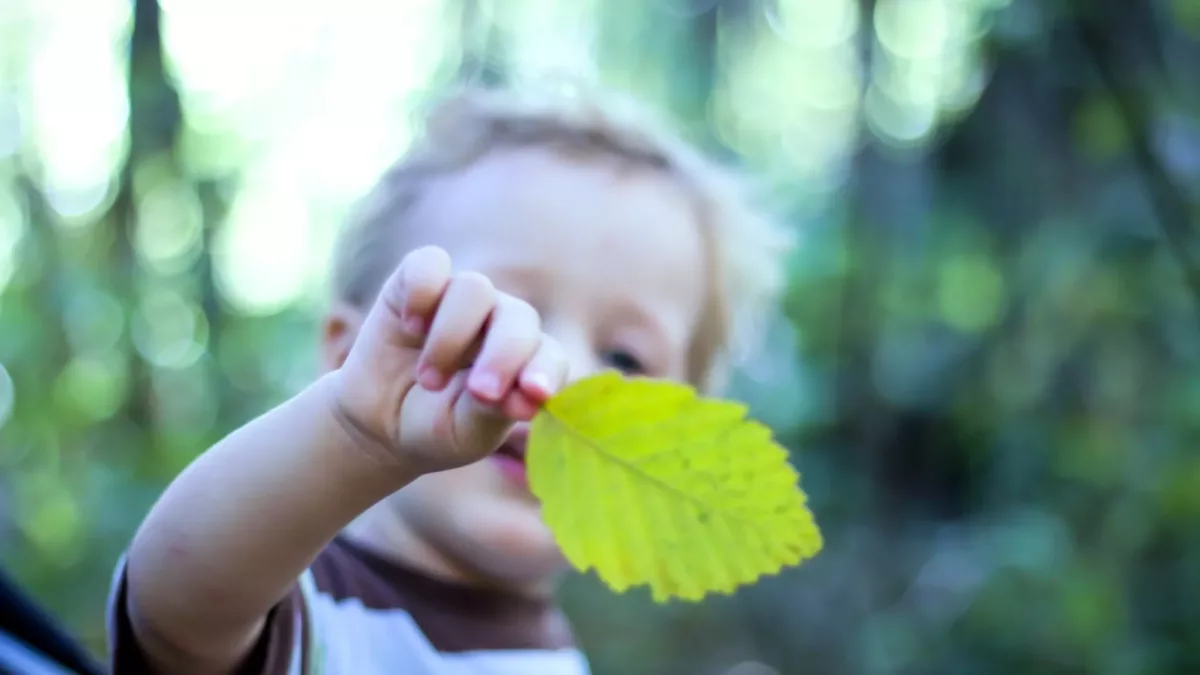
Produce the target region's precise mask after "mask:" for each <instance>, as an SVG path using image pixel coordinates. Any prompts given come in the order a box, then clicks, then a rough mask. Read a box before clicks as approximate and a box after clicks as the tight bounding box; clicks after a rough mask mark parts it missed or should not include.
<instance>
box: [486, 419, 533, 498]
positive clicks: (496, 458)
mask: <svg viewBox="0 0 1200 675" xmlns="http://www.w3.org/2000/svg"><path fill="white" fill-rule="evenodd" d="M528 438H529V430H528V429H526V428H524V427H517V428H515V429H513V430H512V431H511V432H510V433H509V434H508V438H506V439H504V443H503V444H501V445H500V447H499V448H498V449H497V450H496V452H494V453H492V455H491V457H490V459H491V460H492V461H493V462H495V464H496V467H497V468H498V469H500V473H502V474H504V477H505V478H507V479H509V480H511V481H512V482H513V483H515V484H517V486H519V487H520V488H521V489H523V490H528V489H529V478H528V477H527V476H526V474H525V442H526V440H527V439H528Z"/></svg>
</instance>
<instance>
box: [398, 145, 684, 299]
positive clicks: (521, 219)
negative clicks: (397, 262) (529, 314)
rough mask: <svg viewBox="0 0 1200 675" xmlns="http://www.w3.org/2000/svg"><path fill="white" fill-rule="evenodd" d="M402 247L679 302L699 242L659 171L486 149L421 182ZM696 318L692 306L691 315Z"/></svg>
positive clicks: (680, 192) (674, 188) (679, 198)
mask: <svg viewBox="0 0 1200 675" xmlns="http://www.w3.org/2000/svg"><path fill="white" fill-rule="evenodd" d="M406 227H407V228H411V229H410V234H411V238H409V237H406V239H409V241H407V242H406V244H407V245H411V246H419V245H427V244H432V245H437V246H442V247H444V248H446V249H447V250H448V251H449V252H450V254H451V256H452V258H453V259H454V260H455V263H456V265H462V266H463V267H466V268H474V269H479V270H481V271H496V270H504V271H505V272H506V273H507V274H510V275H511V276H512V277H513V278H517V277H522V278H524V279H526V280H530V281H531V283H532V280H535V279H536V280H538V281H537V283H540V284H547V283H549V284H564V285H570V284H571V283H573V282H577V283H579V284H581V285H589V286H605V287H608V288H610V289H611V290H612V292H613V293H614V294H622V293H623V294H626V295H631V294H639V295H644V296H647V297H648V298H650V299H654V298H655V297H657V296H661V298H660V302H661V303H662V304H667V303H668V300H671V301H677V302H676V304H685V305H687V309H688V310H689V311H692V309H693V307H692V305H694V304H695V302H694V299H695V297H696V294H697V292H698V291H697V289H700V288H704V287H706V284H705V283H704V279H705V277H706V270H705V269H704V267H705V260H706V257H705V255H704V251H705V248H706V246H705V241H704V238H703V233H702V228H701V225H700V222H699V221H698V219H697V214H696V210H695V208H694V205H693V204H692V201H691V200H690V199H689V197H688V195H687V193H686V191H685V190H684V189H683V188H682V187H681V186H680V185H679V184H678V183H677V182H676V181H675V180H674V178H673V177H671V176H670V175H668V174H665V173H663V172H661V171H659V170H655V169H651V168H647V167H637V166H630V165H628V164H624V163H621V162H619V161H605V159H603V158H597V159H593V158H590V157H578V158H577V157H571V156H567V157H563V156H561V155H560V154H558V153H556V152H555V151H553V150H540V149H522V150H513V151H505V152H496V153H494V154H491V155H489V156H487V157H485V158H484V159H482V160H480V161H478V162H477V163H475V164H473V165H472V166H470V167H468V168H467V169H465V170H463V171H460V172H458V173H455V174H453V175H450V176H446V177H444V178H441V179H439V180H437V181H435V182H434V183H433V184H432V185H430V189H429V190H427V191H426V192H425V193H424V194H423V195H422V200H421V202H420V203H419V204H418V205H417V206H416V208H415V209H414V211H413V212H412V218H411V219H410V221H409V223H408V224H407V226H406ZM695 309H696V311H698V308H695Z"/></svg>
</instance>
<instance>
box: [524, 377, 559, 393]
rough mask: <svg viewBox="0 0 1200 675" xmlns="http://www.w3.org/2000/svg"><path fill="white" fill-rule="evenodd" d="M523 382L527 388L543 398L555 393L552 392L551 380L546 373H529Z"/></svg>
mask: <svg viewBox="0 0 1200 675" xmlns="http://www.w3.org/2000/svg"><path fill="white" fill-rule="evenodd" d="M523 381H524V383H525V386H526V387H528V388H530V389H533V390H534V391H536V392H537V393H539V394H541V395H542V396H550V395H551V394H553V393H554V392H553V391H551V385H550V378H549V377H547V376H546V374H545V373H529V374H528V375H526V376H525V377H524V378H523Z"/></svg>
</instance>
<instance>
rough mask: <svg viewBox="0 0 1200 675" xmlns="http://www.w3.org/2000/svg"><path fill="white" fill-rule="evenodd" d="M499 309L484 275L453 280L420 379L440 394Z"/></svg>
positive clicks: (437, 317) (429, 341)
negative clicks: (493, 312) (489, 319)
mask: <svg viewBox="0 0 1200 675" xmlns="http://www.w3.org/2000/svg"><path fill="white" fill-rule="evenodd" d="M495 306H496V289H495V288H494V287H493V286H492V282H491V281H489V280H488V278H487V277H485V276H483V275H482V274H477V273H475V272H464V273H461V274H457V275H455V276H454V278H452V279H451V280H450V285H449V286H448V287H447V288H446V292H445V293H444V294H443V295H442V298H441V303H440V304H439V305H438V307H437V313H436V314H434V316H433V323H432V325H431V326H430V327H429V334H428V337H426V339H425V349H424V352H423V353H422V354H421V360H420V362H419V366H418V368H417V380H418V381H419V382H420V383H421V386H422V387H424V388H425V389H427V390H429V391H440V390H441V389H442V388H443V387H444V386H445V385H446V382H447V381H449V379H450V376H451V375H453V374H454V373H455V372H456V371H458V370H459V368H461V366H462V365H464V364H463V360H464V358H465V355H466V353H467V351H468V350H470V349H471V348H472V346H473V343H474V342H475V341H476V337H477V336H478V335H479V332H480V330H482V328H483V325H484V324H485V323H486V322H487V321H488V317H489V316H490V315H491V313H492V310H493V309H494V308H495Z"/></svg>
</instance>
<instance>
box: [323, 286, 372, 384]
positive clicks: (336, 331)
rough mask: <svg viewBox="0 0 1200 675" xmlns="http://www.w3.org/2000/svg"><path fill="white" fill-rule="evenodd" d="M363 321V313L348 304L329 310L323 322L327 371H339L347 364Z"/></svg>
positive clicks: (324, 354) (336, 305)
mask: <svg viewBox="0 0 1200 675" xmlns="http://www.w3.org/2000/svg"><path fill="white" fill-rule="evenodd" d="M362 321H363V314H362V312H360V311H359V310H358V308H356V307H353V306H351V305H348V304H346V303H341V302H339V303H336V304H335V305H334V306H333V307H331V308H330V309H329V312H328V313H327V314H326V315H325V319H324V320H323V321H322V322H321V356H322V362H323V363H324V366H325V369H326V370H337V369H338V368H341V367H342V364H343V363H345V362H346V357H347V356H349V354H350V348H351V347H353V346H354V340H355V338H356V337H357V336H358V329H359V328H360V327H361V326H362Z"/></svg>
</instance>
